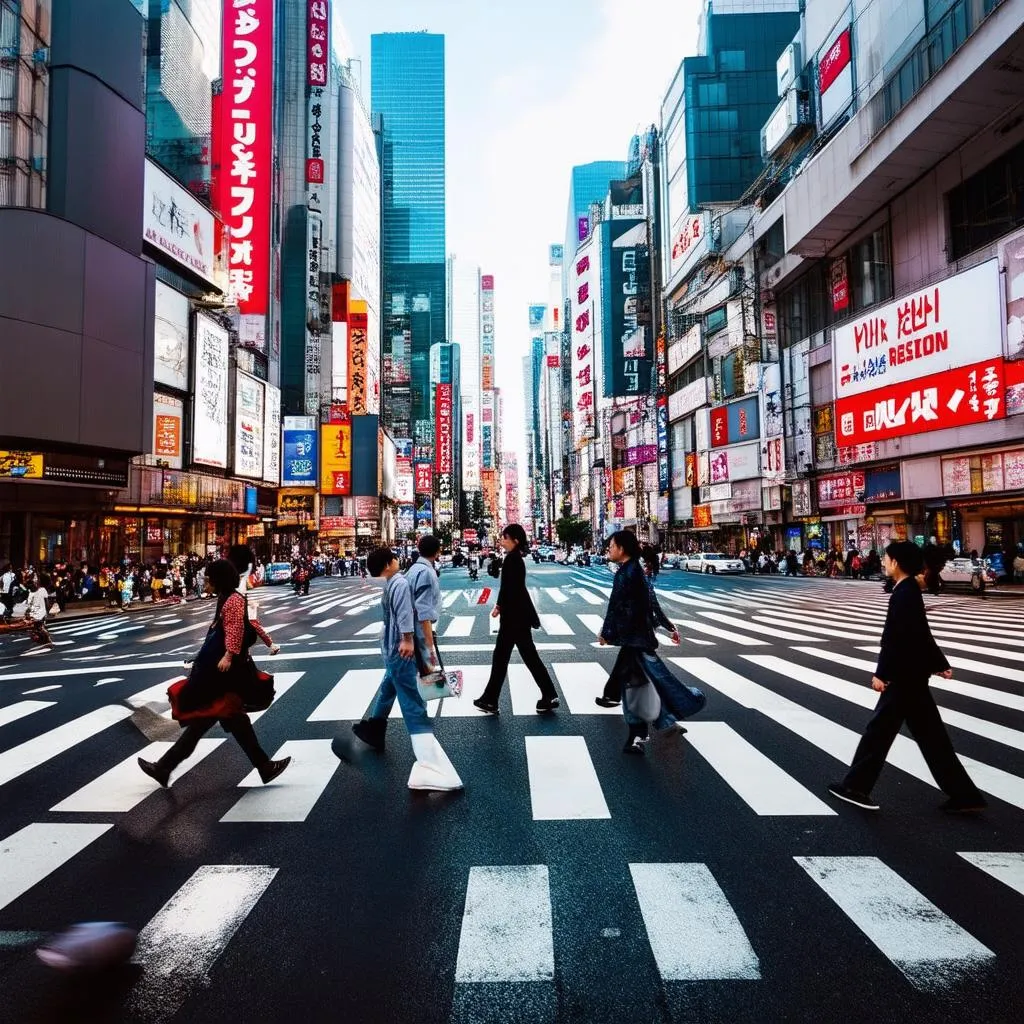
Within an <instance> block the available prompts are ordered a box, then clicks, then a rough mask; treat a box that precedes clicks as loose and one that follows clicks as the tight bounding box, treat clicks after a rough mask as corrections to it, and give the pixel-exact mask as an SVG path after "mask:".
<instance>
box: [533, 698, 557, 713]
mask: <svg viewBox="0 0 1024 1024" xmlns="http://www.w3.org/2000/svg"><path fill="white" fill-rule="evenodd" d="M561 706H562V702H561V701H560V700H559V699H558V698H557V697H542V698H541V699H540V700H539V701H537V714H538V715H547V714H550V713H551V712H552V711H556V710H557V709H558V708H560V707H561Z"/></svg>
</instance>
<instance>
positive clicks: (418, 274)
mask: <svg viewBox="0 0 1024 1024" xmlns="http://www.w3.org/2000/svg"><path fill="white" fill-rule="evenodd" d="M370 46H371V57H370V61H371V90H372V101H371V108H372V110H373V112H374V113H375V114H379V115H380V116H381V120H382V140H381V155H382V161H381V163H382V166H381V174H382V190H381V191H382V224H383V235H382V240H381V241H382V254H383V262H384V274H383V280H384V285H383V290H384V295H383V304H384V354H385V359H386V360H390V377H391V382H390V383H391V386H390V387H389V388H388V389H386V392H385V405H384V418H385V422H386V423H387V424H388V425H389V426H390V427H392V428H393V429H394V430H395V432H396V436H400V437H405V436H411V437H412V439H413V443H414V451H415V454H416V457H418V458H419V457H424V456H426V457H429V455H430V453H431V452H432V449H433V441H434V438H433V429H434V427H433V421H432V419H431V416H430V409H431V398H432V396H431V393H430V390H431V389H430V367H429V362H430V349H431V346H432V345H435V344H438V343H440V342H443V341H445V340H446V338H445V329H446V323H445V321H446V315H447V303H446V298H445V276H446V274H445V257H446V251H445V55H444V36H442V35H433V34H430V33H427V32H398V33H384V34H379V35H374V36H372V37H371V42H370ZM386 366H387V363H386ZM408 431H411V433H408Z"/></svg>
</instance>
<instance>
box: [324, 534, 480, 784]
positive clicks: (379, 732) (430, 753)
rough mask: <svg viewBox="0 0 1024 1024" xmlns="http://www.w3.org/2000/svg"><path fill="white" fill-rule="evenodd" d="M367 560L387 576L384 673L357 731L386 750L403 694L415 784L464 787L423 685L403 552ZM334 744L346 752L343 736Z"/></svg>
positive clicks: (382, 552) (383, 551)
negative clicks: (431, 715) (401, 562)
mask: <svg viewBox="0 0 1024 1024" xmlns="http://www.w3.org/2000/svg"><path fill="white" fill-rule="evenodd" d="M366 562H367V568H368V570H369V573H370V575H371V576H372V577H373V578H374V579H380V580H382V581H383V582H384V593H383V595H382V596H381V602H380V603H381V608H382V610H383V614H384V629H383V631H382V632H381V640H380V650H381V655H382V657H383V659H384V679H383V681H382V682H381V684H380V688H379V689H378V690H377V695H376V697H375V698H374V701H373V704H372V705H371V707H370V713H369V715H367V717H366V718H364V719H363V720H362V721H361V722H356V723H355V725H353V726H352V731H353V732H354V733H355V734H356V736H357V737H358V738H359V739H360V740H361V741H362V742H363V743H365V744H367V745H368V746H370V747H373V749H374V750H376V751H377V752H378V753H383V751H384V741H385V735H386V733H387V727H388V716H389V715H390V714H391V709H392V708H393V707H394V705H395V700H396V698H397V700H398V706H399V707H400V708H401V709H402V718H403V719H404V720H405V727H406V729H407V730H408V731H409V739H410V740H411V742H412V749H413V753H414V754H415V755H416V762H415V764H413V766H412V771H411V772H410V774H409V782H408V786H409V789H422V790H436V791H440V792H446V791H450V790H455V789H462V779H460V778H459V775H458V773H457V772H456V771H455V768H454V767H453V766H452V763H451V761H449V760H448V755H447V754H445V752H444V750H443V749H442V747H441V745H440V743H438V742H437V738H436V737H435V736H434V732H433V727H432V725H431V722H430V718H429V717H428V715H427V705H426V702H425V701H424V700H423V697H422V696H421V695H420V691H419V687H418V686H417V677H418V673H417V666H416V620H415V617H414V612H413V601H412V589H411V587H410V586H409V581H408V579H407V578H406V577H405V576H403V575H402V574H401V570H400V566H399V562H398V556H397V555H395V553H394V552H393V551H391V550H390V549H388V548H378V549H376V550H375V551H372V552H371V553H370V554H369V556H368V557H367V560H366ZM332 749H333V750H334V752H335V754H337V755H338V756H339V757H342V758H344V756H345V752H344V750H343V748H340V747H339V746H338V743H337V741H335V744H333V745H332Z"/></svg>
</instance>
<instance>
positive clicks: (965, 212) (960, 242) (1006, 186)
mask: <svg viewBox="0 0 1024 1024" xmlns="http://www.w3.org/2000/svg"><path fill="white" fill-rule="evenodd" d="M1022 224H1024V142H1022V143H1020V145H1018V146H1015V147H1014V148H1013V149H1011V150H1010V151H1009V152H1008V153H1005V154H1004V155H1003V156H1001V157H999V158H998V159H997V160H994V161H993V162H992V163H990V164H989V165H988V167H985V168H983V169H982V170H980V171H978V172H977V174H972V175H971V177H969V178H968V179H967V180H966V181H965V182H963V184H961V185H958V186H957V187H956V188H955V189H953V191H952V192H950V193H949V232H950V243H951V248H952V258H953V259H954V260H959V259H962V258H963V257H964V256H966V255H967V254H968V253H972V252H974V251H975V250H977V249H981V248H982V247H984V246H986V245H988V244H989V243H990V242H994V241H995V240H996V239H997V238H1000V237H1002V236H1003V235H1005V234H1008V233H1009V232H1011V231H1013V230H1014V229H1015V228H1018V227H1020V226H1021V225H1022Z"/></svg>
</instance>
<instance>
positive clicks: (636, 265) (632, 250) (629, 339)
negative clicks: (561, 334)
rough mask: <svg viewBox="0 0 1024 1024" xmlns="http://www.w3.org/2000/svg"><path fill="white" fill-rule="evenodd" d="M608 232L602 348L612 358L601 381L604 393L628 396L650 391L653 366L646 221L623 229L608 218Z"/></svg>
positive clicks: (621, 396) (627, 222)
mask: <svg viewBox="0 0 1024 1024" xmlns="http://www.w3.org/2000/svg"><path fill="white" fill-rule="evenodd" d="M621 223H623V224H627V225H628V224H630V222H629V221H623V222H621ZM607 231H608V237H609V239H610V240H611V245H610V250H611V251H610V263H609V279H608V283H609V289H608V296H607V301H608V313H609V320H608V334H607V342H606V349H605V351H606V353H607V354H608V356H610V359H609V363H610V368H611V374H610V377H611V379H610V382H609V381H606V382H605V395H608V396H615V397H620V398H631V397H634V396H636V395H646V394H649V393H650V391H651V374H652V371H653V369H654V359H653V356H654V352H653V351H652V345H651V342H650V339H649V336H650V332H651V275H650V262H649V259H648V254H647V224H646V222H644V221H640V222H639V223H637V224H632V225H631V226H629V227H627V228H626V229H625V230H622V229H621V227H620V222H610V223H609V224H608V225H607ZM613 235H614V237H613ZM609 383H610V385H611V388H610V390H609V388H608V384H609Z"/></svg>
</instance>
